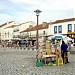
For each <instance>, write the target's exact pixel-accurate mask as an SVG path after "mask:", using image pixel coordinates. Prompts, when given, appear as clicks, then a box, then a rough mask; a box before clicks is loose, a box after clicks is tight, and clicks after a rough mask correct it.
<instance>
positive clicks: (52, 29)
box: [48, 18, 75, 35]
mask: <svg viewBox="0 0 75 75" xmlns="http://www.w3.org/2000/svg"><path fill="white" fill-rule="evenodd" d="M74 30H75V18H69V19H63V20H57V21H55V22H51V23H50V24H49V32H48V34H49V35H54V34H63V35H67V33H68V32H74Z"/></svg>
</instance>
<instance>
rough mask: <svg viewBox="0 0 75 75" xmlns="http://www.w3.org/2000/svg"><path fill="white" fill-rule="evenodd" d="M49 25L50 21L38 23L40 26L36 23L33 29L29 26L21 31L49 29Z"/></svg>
mask: <svg viewBox="0 0 75 75" xmlns="http://www.w3.org/2000/svg"><path fill="white" fill-rule="evenodd" d="M48 25H49V23H44V24H40V25H38V27H37V25H36V26H34V27H33V28H31V29H29V28H27V29H26V30H23V31H21V33H22V32H29V31H35V30H37V28H38V30H41V29H47V28H48Z"/></svg>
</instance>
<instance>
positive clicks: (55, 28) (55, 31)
mask: <svg viewBox="0 0 75 75" xmlns="http://www.w3.org/2000/svg"><path fill="white" fill-rule="evenodd" d="M56 33H57V26H54V34H56Z"/></svg>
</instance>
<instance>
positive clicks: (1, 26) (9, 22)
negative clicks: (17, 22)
mask: <svg viewBox="0 0 75 75" xmlns="http://www.w3.org/2000/svg"><path fill="white" fill-rule="evenodd" d="M12 22H14V21H10V22H8V23H12ZM5 25H7V23H4V24H1V25H0V27H3V26H5Z"/></svg>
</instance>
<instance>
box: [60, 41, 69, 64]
mask: <svg viewBox="0 0 75 75" xmlns="http://www.w3.org/2000/svg"><path fill="white" fill-rule="evenodd" d="M67 48H68V45H67V44H66V43H65V42H64V41H62V44H61V56H62V59H63V63H65V64H67V63H69V62H68V53H67V52H68V51H67Z"/></svg>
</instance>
